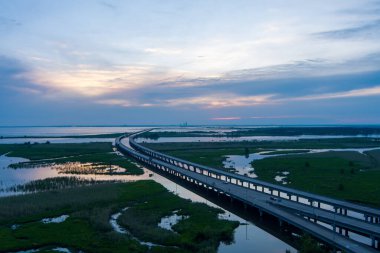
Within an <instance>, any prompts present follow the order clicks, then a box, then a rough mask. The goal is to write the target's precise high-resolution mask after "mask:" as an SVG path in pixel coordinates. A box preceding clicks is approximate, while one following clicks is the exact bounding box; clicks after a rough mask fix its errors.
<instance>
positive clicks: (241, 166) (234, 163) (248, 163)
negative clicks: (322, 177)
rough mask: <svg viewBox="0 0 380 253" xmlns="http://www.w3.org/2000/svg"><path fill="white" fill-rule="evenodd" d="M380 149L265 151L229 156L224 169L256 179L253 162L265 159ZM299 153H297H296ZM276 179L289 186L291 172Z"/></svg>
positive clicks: (281, 173)
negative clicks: (288, 178)
mask: <svg viewBox="0 0 380 253" xmlns="http://www.w3.org/2000/svg"><path fill="white" fill-rule="evenodd" d="M377 149H380V147H375V148H344V149H343V148H331V149H273V150H271V151H263V152H258V153H252V154H249V155H248V156H246V155H227V156H225V160H224V161H223V167H224V168H226V169H229V170H230V171H232V172H235V173H237V174H240V175H244V176H248V177H252V178H256V177H257V175H256V174H255V168H254V167H252V162H253V161H256V160H261V159H265V158H270V157H275V156H288V155H298V154H316V153H324V152H329V151H334V152H359V153H361V154H364V152H367V151H371V150H377ZM294 151H297V152H294ZM272 152H285V153H278V154H271V153H272ZM286 152H289V153H288V154H287V153H286ZM278 174H280V175H277V176H276V177H275V178H274V179H275V180H276V181H277V182H282V184H288V183H289V182H288V181H287V175H288V174H289V172H278Z"/></svg>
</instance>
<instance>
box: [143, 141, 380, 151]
mask: <svg viewBox="0 0 380 253" xmlns="http://www.w3.org/2000/svg"><path fill="white" fill-rule="evenodd" d="M143 145H145V146H147V147H150V148H153V149H156V150H160V151H164V152H165V151H173V150H177V151H178V150H197V149H198V150H205V149H235V148H242V149H244V148H249V149H252V150H255V149H257V150H270V149H325V148H364V147H380V138H336V139H301V140H294V141H239V142H186V143H184V142H183V143H181V142H172V143H170V142H166V143H144V144H143Z"/></svg>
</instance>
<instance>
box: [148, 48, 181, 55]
mask: <svg viewBox="0 0 380 253" xmlns="http://www.w3.org/2000/svg"><path fill="white" fill-rule="evenodd" d="M144 52H146V53H151V54H161V55H177V54H181V53H182V50H181V49H174V48H146V49H144Z"/></svg>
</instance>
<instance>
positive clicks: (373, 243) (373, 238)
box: [371, 235, 376, 247]
mask: <svg viewBox="0 0 380 253" xmlns="http://www.w3.org/2000/svg"><path fill="white" fill-rule="evenodd" d="M375 242H376V240H375V237H374V236H373V235H371V246H372V247H375Z"/></svg>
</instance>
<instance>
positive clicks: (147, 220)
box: [0, 181, 238, 252]
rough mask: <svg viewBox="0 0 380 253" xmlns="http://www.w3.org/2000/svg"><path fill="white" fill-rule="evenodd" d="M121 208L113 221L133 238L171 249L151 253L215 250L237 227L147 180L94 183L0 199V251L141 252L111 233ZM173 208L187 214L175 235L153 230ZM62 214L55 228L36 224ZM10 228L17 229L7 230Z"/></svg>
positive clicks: (124, 237) (142, 248)
mask: <svg viewBox="0 0 380 253" xmlns="http://www.w3.org/2000/svg"><path fill="white" fill-rule="evenodd" d="M163 200H165V201H163ZM123 207H130V209H128V212H126V213H125V214H124V215H123V217H121V219H119V223H122V224H124V225H126V226H127V227H128V228H129V229H130V230H131V231H132V232H133V234H134V236H137V237H138V238H141V239H144V240H146V241H150V242H157V241H159V242H161V243H162V244H163V245H175V246H177V247H176V248H173V247H153V248H152V252H192V251H194V250H196V252H202V249H206V250H207V251H204V252H216V249H217V246H218V245H219V242H220V241H221V240H230V239H231V238H232V235H233V230H234V228H235V227H236V226H237V225H238V224H237V223H236V222H231V221H225V220H218V219H217V214H218V213H219V212H220V210H218V209H215V208H211V207H208V206H206V205H204V204H199V203H191V202H190V201H189V200H184V199H181V198H179V197H178V196H176V195H173V194H172V193H169V192H168V191H167V190H166V189H165V188H164V187H163V186H161V185H159V184H158V183H155V182H153V181H138V182H133V183H114V184H99V185H92V186H83V187H78V188H70V189H64V190H56V191H49V192H41V193H36V194H29V195H23V196H15V197H6V198H1V202H0V251H1V252H3V251H6V252H7V251H17V250H22V249H24V250H25V249H32V248H43V247H47V246H61V247H68V248H72V249H76V250H82V251H85V252H147V251H148V248H147V247H146V246H143V245H140V244H139V242H138V241H136V240H133V239H132V238H131V237H130V236H129V235H126V234H118V233H116V232H114V231H113V230H112V228H111V226H110V224H109V218H110V216H111V214H112V213H115V212H118V211H119V210H120V209H122V208H123ZM178 209H181V212H182V213H184V214H187V215H190V218H189V219H188V220H184V221H180V222H179V223H178V224H177V225H176V226H175V229H176V231H177V232H178V233H174V232H171V231H166V230H164V229H160V228H158V227H157V223H158V222H159V220H160V218H161V217H163V216H165V215H167V214H170V212H171V211H173V210H178ZM129 210H130V211H129ZM62 214H68V215H70V217H69V218H68V219H67V220H66V221H65V222H62V223H58V224H42V223H41V222H40V220H41V219H42V218H46V217H55V216H59V215H62ZM130 222H132V224H131V223H130ZM12 224H19V225H21V226H20V227H19V228H17V229H15V230H12V229H11V228H10V225H12ZM130 226H131V227H130ZM162 235H165V236H162Z"/></svg>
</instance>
